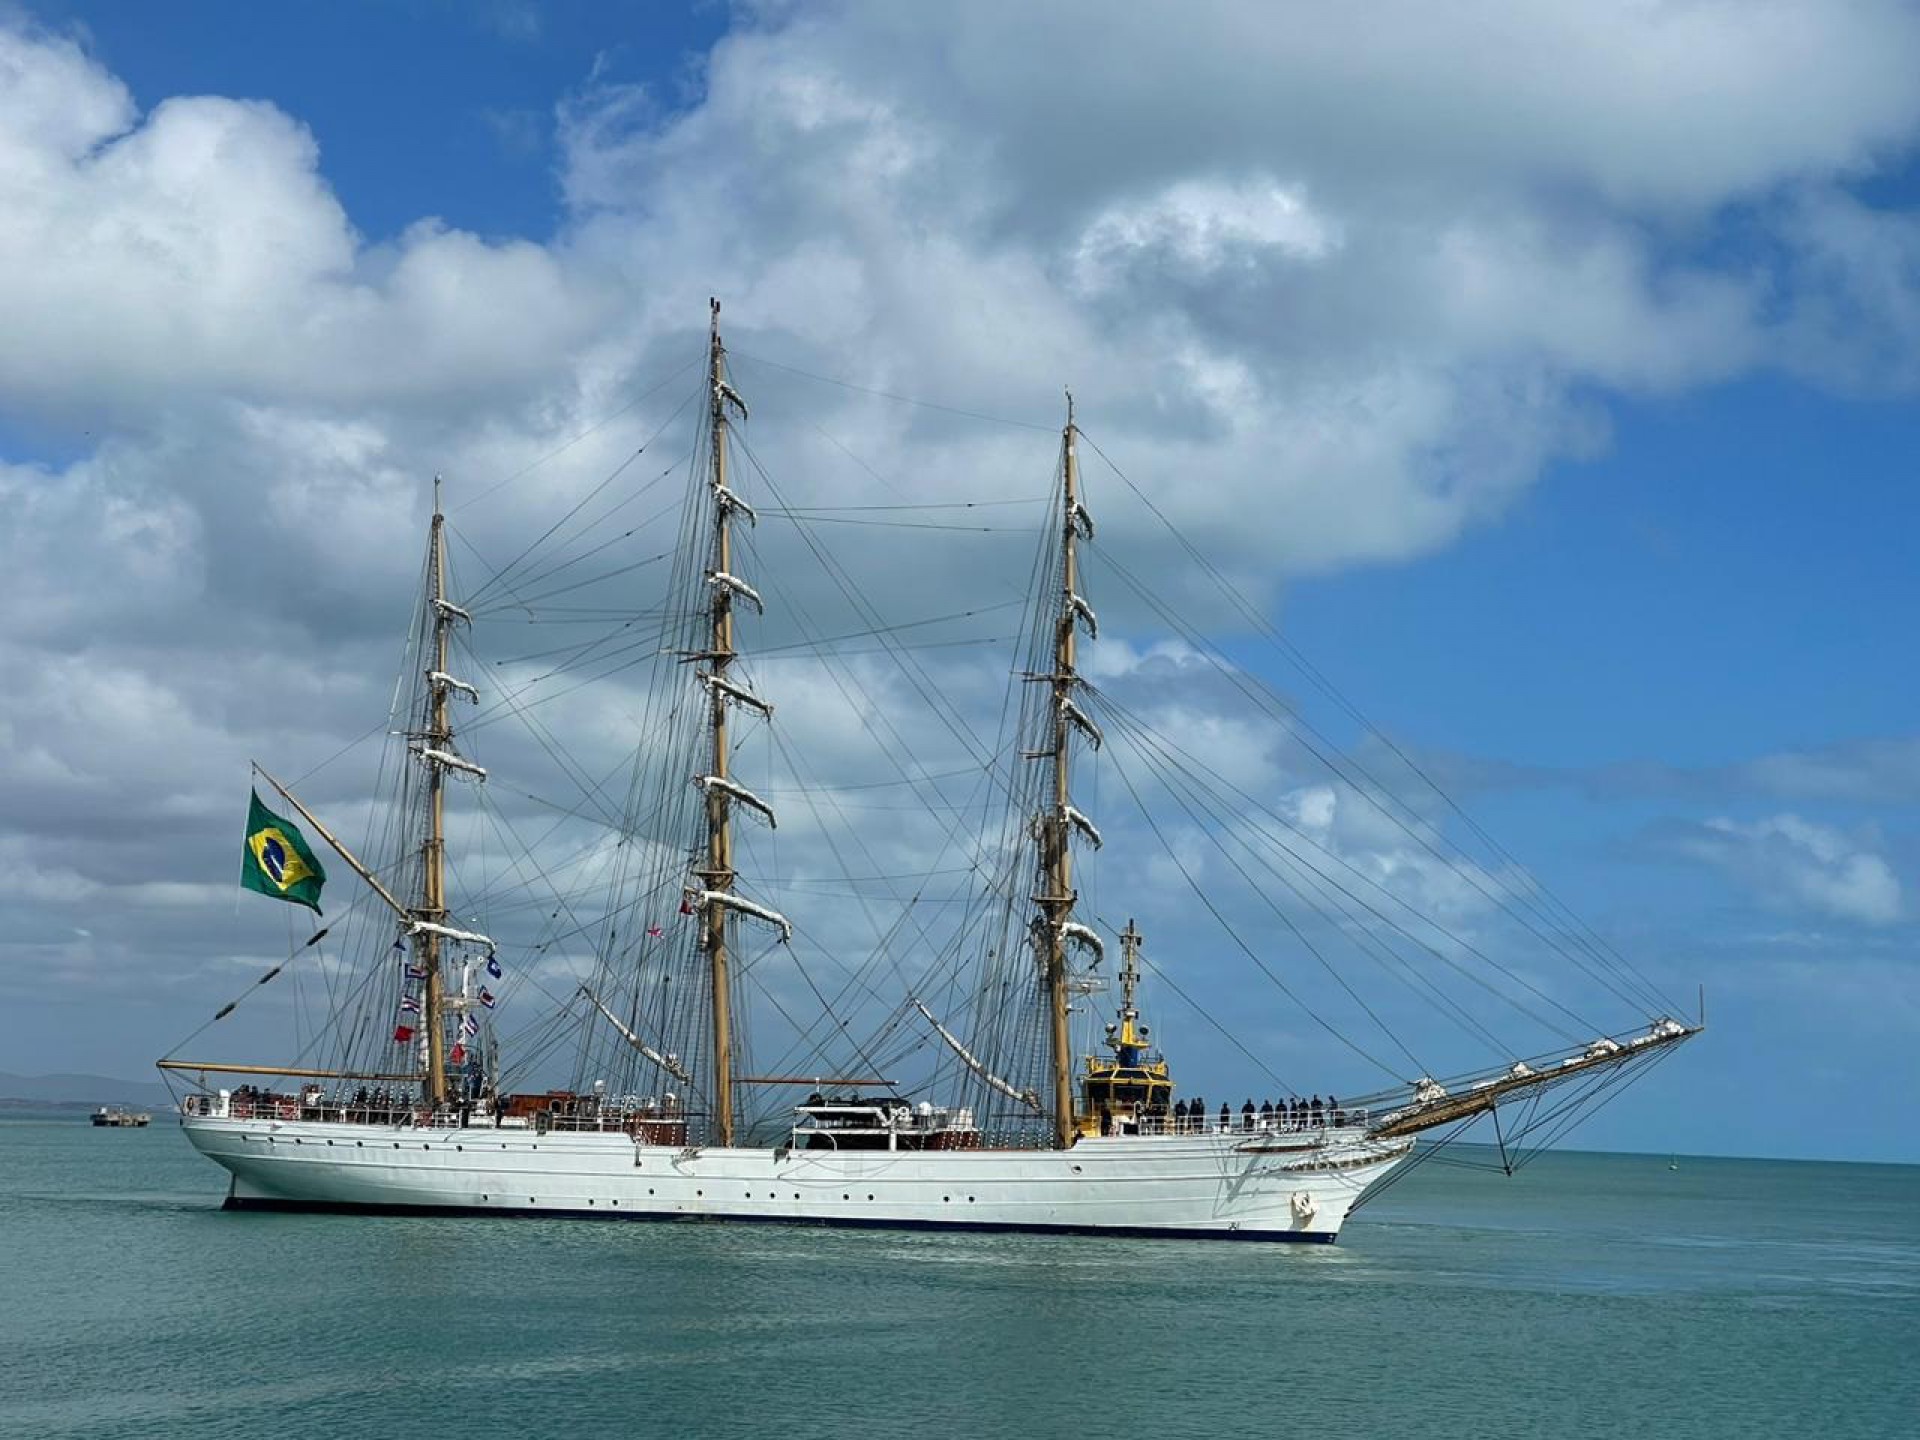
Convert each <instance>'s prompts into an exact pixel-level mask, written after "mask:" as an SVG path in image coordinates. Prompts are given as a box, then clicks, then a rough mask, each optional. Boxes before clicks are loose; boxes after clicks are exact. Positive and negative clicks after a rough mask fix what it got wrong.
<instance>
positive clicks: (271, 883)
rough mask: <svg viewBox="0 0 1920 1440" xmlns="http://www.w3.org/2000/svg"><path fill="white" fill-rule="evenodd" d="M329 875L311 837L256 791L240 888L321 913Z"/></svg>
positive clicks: (249, 808)
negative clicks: (309, 841) (322, 891)
mask: <svg viewBox="0 0 1920 1440" xmlns="http://www.w3.org/2000/svg"><path fill="white" fill-rule="evenodd" d="M326 883H327V872H326V871H325V870H323V869H321V868H320V862H319V861H318V860H317V859H315V858H314V854H313V851H311V850H309V849H308V848H307V837H306V836H304V835H302V834H301V833H300V828H299V827H298V826H297V825H295V824H294V823H293V822H292V821H291V820H282V819H281V818H280V817H279V816H278V815H276V814H274V813H273V812H272V811H271V810H269V809H267V807H266V806H264V805H262V804H261V803H260V792H259V791H257V790H256V791H254V793H253V803H252V804H251V805H250V806H248V807H247V845H246V854H245V855H244V856H243V857H242V858H241V861H240V885H241V888H242V889H245V890H258V891H259V892H260V893H261V894H262V895H271V896H273V898H274V899H276V900H291V901H293V902H294V903H295V904H296V905H305V906H307V907H309V908H310V909H311V910H312V911H313V913H314V914H316V915H318V914H319V913H320V887H321V886H322V885H324V884H326Z"/></svg>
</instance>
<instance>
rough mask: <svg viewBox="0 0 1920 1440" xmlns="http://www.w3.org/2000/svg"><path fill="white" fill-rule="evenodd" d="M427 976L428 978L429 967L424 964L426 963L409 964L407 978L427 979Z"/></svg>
mask: <svg viewBox="0 0 1920 1440" xmlns="http://www.w3.org/2000/svg"><path fill="white" fill-rule="evenodd" d="M426 978H427V967H426V966H424V965H409V966H407V979H409V980H424V979H426Z"/></svg>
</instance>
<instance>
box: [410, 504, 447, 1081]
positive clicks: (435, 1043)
mask: <svg viewBox="0 0 1920 1440" xmlns="http://www.w3.org/2000/svg"><path fill="white" fill-rule="evenodd" d="M427 569H428V582H427V594H428V597H429V602H428V609H429V610H431V611H432V613H433V664H432V667H431V668H430V669H429V670H428V672H427V677H428V678H427V694H428V697H429V701H428V712H427V733H426V743H427V749H428V750H429V751H432V752H435V753H436V754H440V755H444V754H447V753H449V751H450V750H451V748H452V743H453V725H452V722H451V720H450V719H449V718H448V715H447V687H446V686H445V685H444V684H442V683H440V681H439V680H437V679H436V678H435V677H437V676H442V675H445V674H446V673H447V640H448V631H449V630H450V629H451V628H452V623H453V621H452V616H451V615H450V614H449V610H448V605H447V597H446V595H445V594H444V593H443V592H444V590H445V586H446V572H447V536H446V517H445V516H444V515H442V514H441V512H440V477H439V476H438V475H436V476H434V477H433V528H432V532H431V535H430V537H429V540H428V545H427ZM420 858H421V861H422V862H423V863H422V867H421V869H422V878H421V886H420V905H419V908H418V909H417V910H415V912H414V915H415V918H416V919H419V920H424V921H426V922H428V924H429V925H436V926H444V925H445V924H446V923H447V898H446V775H445V767H444V766H443V765H442V764H441V763H440V762H439V761H438V760H437V759H435V758H433V755H429V756H428V757H427V838H426V840H425V842H424V843H423V844H422V845H421V847H420ZM414 945H415V946H416V949H415V951H414V953H415V955H416V956H417V957H418V959H419V964H420V966H421V968H422V969H424V970H425V971H426V972H427V983H426V993H425V994H424V995H423V996H422V997H421V1007H420V1008H421V1024H422V1025H423V1026H424V1027H425V1028H426V1032H427V1102H428V1103H429V1104H430V1105H432V1106H433V1107H434V1108H435V1109H438V1108H439V1107H440V1106H441V1105H443V1104H444V1103H446V1098H447V1066H446V1045H447V1038H446V1035H445V1034H444V1033H443V1032H444V1027H443V1021H444V1019H445V1008H446V1007H445V1003H444V995H443V989H442V982H441V975H440V936H439V935H438V934H437V933H436V932H435V931H434V930H431V929H419V930H416V931H415V933H414Z"/></svg>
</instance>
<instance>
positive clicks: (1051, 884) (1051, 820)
mask: <svg viewBox="0 0 1920 1440" xmlns="http://www.w3.org/2000/svg"><path fill="white" fill-rule="evenodd" d="M1078 433H1079V432H1078V429H1077V427H1076V426H1075V425H1074V420H1073V396H1072V394H1071V393H1069V394H1068V396H1067V423H1066V426H1065V428H1064V429H1063V430H1062V432H1061V442H1060V443H1061V472H1062V478H1061V486H1060V501H1061V508H1060V520H1059V523H1060V591H1059V594H1058V597H1057V604H1058V613H1057V614H1056V615H1055V618H1054V626H1053V668H1052V671H1051V673H1049V674H1048V675H1047V676H1045V677H1043V678H1044V679H1045V680H1046V682H1047V684H1048V688H1049V690H1050V692H1051V693H1050V700H1051V705H1050V707H1049V722H1048V730H1049V732H1050V738H1051V744H1050V745H1049V746H1048V747H1047V748H1046V749H1042V750H1040V751H1037V752H1035V754H1034V758H1036V759H1046V760H1050V761H1051V762H1052V771H1053V774H1052V782H1051V784H1050V786H1049V793H1048V797H1047V801H1048V803H1047V808H1046V809H1045V810H1044V811H1042V812H1041V814H1040V815H1039V816H1037V817H1036V826H1035V829H1036V832H1037V834H1038V835H1039V837H1040V880H1041V893H1040V894H1038V895H1036V896H1034V897H1033V898H1034V903H1035V904H1036V905H1037V906H1038V907H1039V912H1040V913H1039V916H1038V929H1039V931H1040V935H1039V941H1040V947H1041V951H1042V964H1041V971H1042V983H1043V987H1044V989H1045V991H1046V998H1047V1022H1048V1050H1049V1054H1050V1057H1051V1060H1052V1070H1053V1074H1052V1082H1053V1083H1052V1091H1053V1105H1052V1110H1053V1138H1054V1143H1055V1144H1056V1145H1058V1146H1060V1147H1061V1148H1063V1149H1064V1148H1065V1147H1067V1146H1069V1145H1071V1144H1072V1143H1073V1141H1074V1138H1075V1135H1076V1134H1077V1130H1078V1127H1077V1122H1076V1120H1075V1114H1074V1098H1073V1091H1074V1055H1073V1041H1072V1036H1071V1034H1070V1033H1069V1028H1068V1023H1067V1019H1068V1009H1069V1005H1068V1001H1069V998H1070V993H1071V986H1070V983H1069V981H1070V978H1071V972H1070V968H1069V966H1068V963H1067V953H1068V952H1067V946H1068V943H1069V942H1073V943H1076V944H1080V945H1086V946H1090V947H1091V948H1092V949H1093V950H1094V951H1095V952H1096V953H1098V951H1099V949H1100V941H1099V937H1098V936H1096V935H1095V934H1094V932H1093V931H1092V930H1091V929H1089V928H1088V927H1087V926H1085V925H1082V924H1080V923H1079V922H1078V921H1076V920H1075V919H1074V917H1073V906H1074V901H1075V899H1076V898H1077V897H1076V896H1075V894H1074V889H1073V832H1074V831H1075V830H1076V829H1078V830H1080V831H1081V832H1082V833H1084V834H1085V835H1086V836H1087V837H1088V838H1089V839H1090V840H1092V841H1093V843H1094V844H1095V845H1096V846H1097V845H1098V844H1099V832H1098V831H1096V830H1095V829H1094V827H1093V825H1092V823H1091V822H1090V821H1088V819H1087V818H1086V816H1084V815H1082V814H1081V813H1080V812H1079V811H1078V810H1076V809H1075V808H1074V806H1073V794H1072V786H1073V733H1074V731H1075V730H1079V731H1081V732H1082V733H1084V734H1085V735H1086V736H1087V738H1088V740H1089V741H1090V742H1091V743H1092V744H1093V745H1094V746H1095V747H1096V748H1098V746H1099V744H1100V732H1099V730H1098V729H1097V728H1096V727H1095V726H1094V724H1093V722H1092V721H1091V720H1090V719H1088V718H1087V714H1086V711H1084V710H1083V709H1081V708H1080V704H1079V701H1078V700H1077V699H1075V693H1074V692H1075V691H1076V690H1078V689H1079V687H1080V684H1081V681H1080V676H1079V672H1078V671H1077V669H1076V668H1075V664H1076V650H1077V647H1078V641H1079V627H1080V626H1082V625H1085V626H1086V627H1087V633H1088V635H1089V636H1092V635H1094V634H1096V633H1097V632H1098V627H1097V624H1096V622H1095V620H1094V616H1093V610H1092V608H1091V607H1090V606H1089V605H1088V604H1087V602H1086V601H1085V600H1084V599H1083V598H1082V597H1081V595H1080V584H1079V581H1080V571H1079V554H1078V547H1079V542H1080V540H1081V539H1082V538H1091V536H1092V534H1093V522H1092V520H1091V519H1090V518H1089V516H1088V514H1087V510H1086V507H1085V506H1084V505H1082V504H1081V502H1080V462H1079V456H1078V454H1077V452H1076V447H1075V440H1076V438H1077V436H1078Z"/></svg>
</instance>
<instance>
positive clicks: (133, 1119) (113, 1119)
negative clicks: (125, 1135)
mask: <svg viewBox="0 0 1920 1440" xmlns="http://www.w3.org/2000/svg"><path fill="white" fill-rule="evenodd" d="M93 1123H94V1124H95V1125H98V1126H102V1127H104V1128H107V1129H113V1130H137V1129H139V1128H140V1127H141V1126H143V1125H151V1124H152V1123H153V1116H151V1115H150V1114H148V1113H147V1112H146V1111H145V1110H122V1109H121V1108H120V1107H119V1106H117V1105H102V1106H101V1107H100V1108H99V1109H98V1110H96V1111H94V1112H93Z"/></svg>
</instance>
